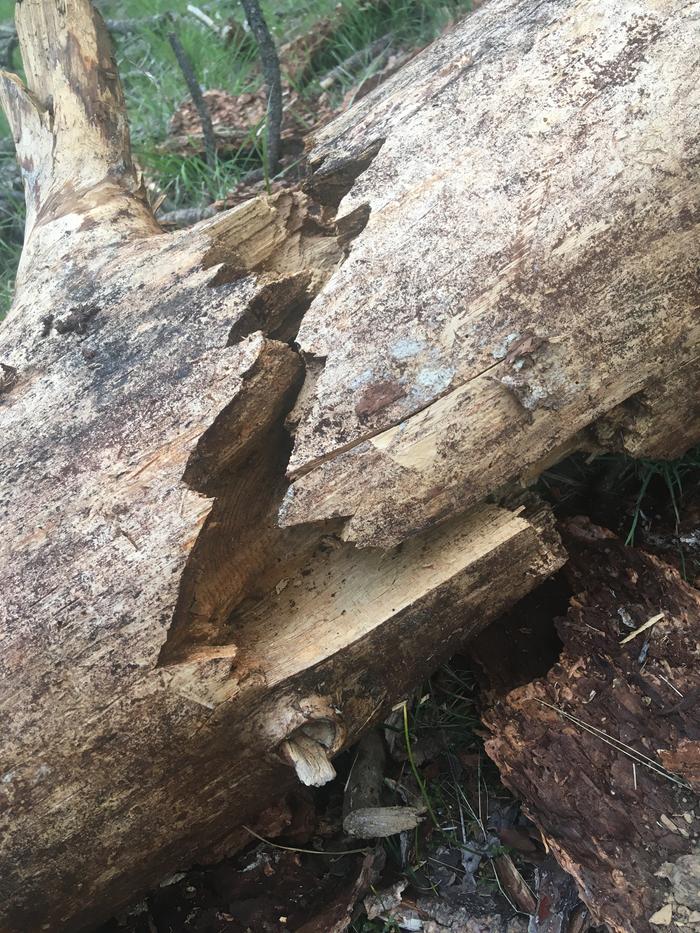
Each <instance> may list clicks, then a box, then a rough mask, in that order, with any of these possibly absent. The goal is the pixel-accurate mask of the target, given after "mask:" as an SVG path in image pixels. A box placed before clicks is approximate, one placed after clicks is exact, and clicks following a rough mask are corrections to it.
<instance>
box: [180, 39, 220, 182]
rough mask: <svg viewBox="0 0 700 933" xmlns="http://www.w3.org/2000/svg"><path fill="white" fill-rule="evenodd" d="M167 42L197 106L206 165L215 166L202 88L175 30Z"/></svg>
mask: <svg viewBox="0 0 700 933" xmlns="http://www.w3.org/2000/svg"><path fill="white" fill-rule="evenodd" d="M168 42H169V43H170V47H171V48H172V50H173V52H174V54H175V58H176V59H177V63H178V65H179V66H180V71H181V72H182V75H183V77H184V79H185V83H186V84H187V88H188V90H189V92H190V96H191V97H192V102H193V103H194V105H195V107H196V108H197V113H198V114H199V120H200V122H201V124H202V135H203V136H204V151H205V153H206V159H207V165H208V166H209V168H211V169H213V168H214V167H215V166H216V138H215V136H214V127H213V126H212V123H211V114H210V113H209V108H208V107H207V105H206V102H205V100H204V97H203V96H202V89H201V87H200V86H199V81H198V80H197V76H196V75H195V73H194V68H193V66H192V62H191V61H190V58H189V56H188V54H187V52H185V49H184V47H183V45H182V42H180V39H179V37H178V36H177V34H176V33H175V32H169V33H168Z"/></svg>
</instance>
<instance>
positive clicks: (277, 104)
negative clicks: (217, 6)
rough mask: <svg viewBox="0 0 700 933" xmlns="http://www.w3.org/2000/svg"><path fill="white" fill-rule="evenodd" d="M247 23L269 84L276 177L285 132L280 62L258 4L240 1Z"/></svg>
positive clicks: (270, 160) (271, 162)
mask: <svg viewBox="0 0 700 933" xmlns="http://www.w3.org/2000/svg"><path fill="white" fill-rule="evenodd" d="M241 4H242V5H243V9H244V10H245V16H246V20H247V21H248V25H249V26H250V30H251V32H252V33H253V35H254V36H255V41H256V42H257V43H258V49H259V50H260V61H261V63H262V68H263V74H264V76H265V83H266V84H267V172H268V175H269V176H270V177H272V176H273V175H275V174H276V172H277V169H278V167H279V159H280V136H281V132H282V78H281V75H280V61H279V57H278V55H277V49H276V47H275V43H274V40H273V38H272V36H271V34H270V30H269V29H268V26H267V23H266V22H265V17H264V16H263V13H262V10H261V9H260V4H259V3H258V0H241Z"/></svg>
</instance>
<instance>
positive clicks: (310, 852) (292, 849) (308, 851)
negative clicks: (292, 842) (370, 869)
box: [243, 826, 371, 855]
mask: <svg viewBox="0 0 700 933" xmlns="http://www.w3.org/2000/svg"><path fill="white" fill-rule="evenodd" d="M243 829H245V831H246V832H247V833H250V835H251V836H255V838H256V839H259V840H260V842H264V843H265V845H268V846H272V848H273V849H284V851H285V852H302V853H303V854H304V855H367V853H368V852H370V851H371V850H370V849H346V850H345V851H344V852H324V851H323V850H322V849H298V848H296V846H282V845H279V843H277V842H270V840H269V839H266V838H265V837H264V836H260V835H259V834H258V833H256V832H255V830H254V829H251V828H250V826H244V827H243Z"/></svg>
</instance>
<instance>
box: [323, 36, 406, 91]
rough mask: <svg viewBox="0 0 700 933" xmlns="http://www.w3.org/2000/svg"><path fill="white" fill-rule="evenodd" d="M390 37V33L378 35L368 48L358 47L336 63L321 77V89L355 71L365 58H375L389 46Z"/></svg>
mask: <svg viewBox="0 0 700 933" xmlns="http://www.w3.org/2000/svg"><path fill="white" fill-rule="evenodd" d="M392 38H393V37H392V35H391V33H387V34H386V35H385V36H380V37H379V39H375V40H374V42H373V43H372V44H371V45H370V46H369V48H365V49H358V51H357V52H353V53H352V55H350V57H349V58H346V59H345V61H342V62H341V63H340V64H339V65H336V66H335V68H332V69H331V70H330V71H329V72H328V74H327V75H326V76H325V78H322V79H321V81H320V82H319V84H320V86H321V89H322V90H324V91H327V90H328V89H329V88H331V87H333V85H334V84H336V83H337V82H338V81H340V80H342V78H343V77H344V76H345V75H348V74H352V73H353V72H355V71H357V70H358V69H359V68H360V67H361V66H362V65H363V64H364V63H365V61H366V59H367V58H369V59H370V60H372V59H375V58H377V57H378V56H379V55H380V54H381V53H382V52H384V51H385V50H386V49H388V48H389V46H390V45H391V40H392Z"/></svg>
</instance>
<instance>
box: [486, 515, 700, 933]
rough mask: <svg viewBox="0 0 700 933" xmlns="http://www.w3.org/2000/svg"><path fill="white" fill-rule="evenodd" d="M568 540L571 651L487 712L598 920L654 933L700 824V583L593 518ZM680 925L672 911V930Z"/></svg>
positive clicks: (493, 741) (563, 624)
mask: <svg viewBox="0 0 700 933" xmlns="http://www.w3.org/2000/svg"><path fill="white" fill-rule="evenodd" d="M565 541H566V542H567V545H568V550H569V553H570V560H569V563H568V564H567V567H566V572H567V574H568V576H569V578H570V580H571V583H572V588H573V591H574V592H575V593H576V594H577V595H576V596H575V597H574V598H573V599H572V600H571V608H570V609H569V612H568V615H567V617H566V618H565V619H562V620H560V624H559V632H560V635H561V637H562V640H563V642H564V651H563V654H562V655H561V658H560V659H559V662H558V663H557V664H556V665H555V666H554V667H553V668H552V670H551V671H550V672H549V674H548V675H547V677H546V678H545V679H542V680H538V681H534V682H532V683H531V684H528V685H525V686H523V687H519V688H517V689H515V690H513V691H512V692H511V693H510V694H508V695H507V696H506V697H505V698H504V699H502V700H500V701H498V702H497V703H496V705H495V706H494V707H493V708H492V709H490V710H489V711H488V712H487V714H486V716H485V722H486V724H487V725H488V727H489V729H490V730H491V732H492V737H491V738H490V739H489V740H488V742H487V743H486V748H487V751H488V753H489V755H491V757H492V758H493V759H494V761H495V762H496V763H497V764H498V766H499V768H500V771H501V777H502V779H503V781H504V783H505V784H506V785H507V786H508V787H510V788H511V790H513V792H514V793H515V794H516V795H517V796H518V797H520V798H521V799H522V800H523V801H524V805H525V807H526V811H527V813H528V815H529V816H530V817H531V818H532V819H533V820H534V821H535V823H536V824H537V825H538V827H539V828H540V830H541V831H542V833H543V836H544V837H545V839H546V841H547V843H548V844H549V846H550V847H551V849H552V851H553V852H554V854H555V855H556V857H557V859H558V861H559V862H560V864H561V865H562V866H563V868H564V869H565V870H566V871H568V872H569V873H570V874H572V875H573V876H574V878H575V879H576V881H577V883H578V886H579V893H580V895H581V898H582V900H583V901H584V902H585V903H586V904H587V906H588V907H589V909H590V911H591V914H592V915H593V917H594V918H595V919H596V920H597V921H598V922H604V923H606V924H607V925H608V926H609V927H610V929H611V930H615V931H616V933H623V931H624V933H650V931H651V930H652V929H653V928H654V926H653V924H654V923H655V922H656V921H654V920H652V918H653V917H654V916H655V914H656V913H657V911H659V910H662V909H665V907H666V904H667V902H668V898H667V892H668V884H667V882H666V881H665V880H664V878H663V877H662V876H661V875H663V874H664V872H661V869H662V866H664V865H666V864H668V865H669V866H673V865H676V866H680V865H681V864H683V862H682V860H683V859H684V858H686V857H687V856H691V855H692V853H693V851H694V849H695V847H696V846H697V841H696V840H697V835H698V833H700V817H699V816H698V812H697V806H696V803H695V801H696V798H695V794H694V791H693V787H695V789H696V790H697V789H698V784H697V759H698V756H699V755H700V725H699V722H698V717H697V698H698V696H700V669H699V668H698V663H697V650H698V644H699V643H700V592H698V591H697V590H695V589H694V588H692V587H690V586H689V585H688V584H686V583H685V582H684V581H683V580H682V579H681V577H680V575H679V574H678V573H677V571H675V570H674V569H672V568H671V567H669V566H668V565H665V564H663V563H662V562H661V561H659V560H658V559H657V558H655V557H652V556H650V555H646V554H644V553H643V552H641V551H638V550H635V549H632V548H626V547H624V545H623V544H622V543H621V542H620V541H619V540H618V539H616V538H615V537H614V536H612V535H611V534H610V533H609V532H604V531H602V530H601V529H598V528H596V527H595V526H593V525H591V524H590V523H587V522H585V521H583V520H579V521H574V522H571V523H569V524H568V525H567V526H566V535H565ZM659 612H662V613H663V619H661V620H660V621H658V622H657V623H656V624H655V625H653V626H652V627H651V628H648V629H647V630H646V631H645V632H643V633H642V634H640V635H639V636H638V637H637V638H634V639H632V640H629V641H625V636H626V635H628V634H630V632H632V631H633V630H635V629H637V628H639V627H640V626H641V625H642V624H643V623H644V622H645V621H647V620H648V619H649V618H652V617H653V616H654V615H656V614H658V613H659ZM623 642H624V643H623ZM560 711H561V712H560ZM572 717H573V718H572ZM680 748H682V749H684V752H683V753H678V749H680ZM671 766H672V767H673V768H674V773H667V771H666V770H665V768H669V767H671ZM670 870H672V869H671V868H667V869H665V872H666V874H667V875H668V872H669V871H670ZM660 872H661V875H660ZM682 923H683V916H682V915H679V914H678V913H677V912H676V913H674V916H673V919H672V921H671V922H670V925H669V927H668V928H669V929H670V930H681V929H683V926H682Z"/></svg>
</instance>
